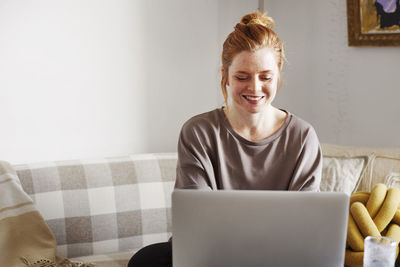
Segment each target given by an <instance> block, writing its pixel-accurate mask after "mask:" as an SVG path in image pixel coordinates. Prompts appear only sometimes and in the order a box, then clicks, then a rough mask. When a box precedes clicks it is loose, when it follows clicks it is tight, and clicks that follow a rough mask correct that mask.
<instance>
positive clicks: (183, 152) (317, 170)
mask: <svg viewBox="0 0 400 267" xmlns="http://www.w3.org/2000/svg"><path fill="white" fill-rule="evenodd" d="M285 112H287V111H285ZM287 114H288V116H287V118H286V121H285V122H284V124H283V125H282V127H281V128H280V129H279V130H278V131H277V132H275V133H274V134H273V135H272V136H270V137H268V138H267V139H264V140H262V141H257V142H252V141H249V140H247V139H245V138H243V137H242V136H240V135H239V134H238V133H236V132H235V131H234V130H233V128H232V127H231V125H230V123H229V121H228V120H227V118H226V116H225V114H224V112H223V110H222V108H219V109H215V110H213V111H210V112H207V113H203V114H200V115H197V116H195V117H193V118H191V119H189V120H188V121H187V122H186V123H185V124H184V125H183V127H182V130H181V133H180V137H179V142H178V164H177V173H176V183H175V188H178V189H212V190H218V189H241V190H305V191H306V190H307V191H319V184H320V181H321V170H322V154H321V149H320V145H319V141H318V137H317V135H316V133H315V131H314V129H313V128H312V126H311V125H310V124H308V123H307V122H305V121H303V120H302V119H300V118H298V117H296V116H294V115H293V114H291V113H289V112H287Z"/></svg>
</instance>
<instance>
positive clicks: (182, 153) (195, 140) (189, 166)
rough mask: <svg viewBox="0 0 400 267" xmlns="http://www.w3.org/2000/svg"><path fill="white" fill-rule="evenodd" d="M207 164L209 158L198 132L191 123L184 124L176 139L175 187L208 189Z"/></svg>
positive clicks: (208, 163)
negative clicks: (177, 139)
mask: <svg viewBox="0 0 400 267" xmlns="http://www.w3.org/2000/svg"><path fill="white" fill-rule="evenodd" d="M208 165H210V160H209V158H208V155H207V151H206V149H205V144H204V142H203V141H201V137H200V134H199V133H198V132H196V129H195V128H194V127H193V125H191V124H185V125H184V126H183V127H182V130H181V133H180V136H179V141H178V163H177V168H176V182H175V188H176V189H205V190H210V189H211V184H210V179H209V174H208V172H207V169H208V168H207V166H208Z"/></svg>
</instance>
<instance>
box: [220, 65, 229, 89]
mask: <svg viewBox="0 0 400 267" xmlns="http://www.w3.org/2000/svg"><path fill="white" fill-rule="evenodd" d="M221 74H222V77H225V80H226V85H227V86H229V77H228V71H226V70H225V68H224V67H222V68H221Z"/></svg>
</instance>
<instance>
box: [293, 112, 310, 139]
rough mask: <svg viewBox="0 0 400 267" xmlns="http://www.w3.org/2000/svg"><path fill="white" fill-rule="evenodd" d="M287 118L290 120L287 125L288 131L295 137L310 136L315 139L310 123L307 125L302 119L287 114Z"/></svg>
mask: <svg viewBox="0 0 400 267" xmlns="http://www.w3.org/2000/svg"><path fill="white" fill-rule="evenodd" d="M287 113H288V116H289V118H290V123H289V125H288V130H289V131H290V132H291V133H293V134H295V135H300V136H303V137H306V136H312V137H316V136H317V134H316V132H315V129H314V127H313V126H312V125H311V123H309V122H308V121H306V120H304V119H303V118H301V117H299V116H297V115H295V114H293V113H290V112H287Z"/></svg>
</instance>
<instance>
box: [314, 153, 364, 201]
mask: <svg viewBox="0 0 400 267" xmlns="http://www.w3.org/2000/svg"><path fill="white" fill-rule="evenodd" d="M367 164H368V157H350V158H346V157H328V156H325V157H324V160H323V166H322V179H321V186H320V190H321V191H327V192H344V193H346V194H348V195H350V194H351V193H353V192H354V190H355V189H356V187H357V185H358V183H359V181H360V178H361V174H362V173H363V172H364V171H365V168H366V166H367Z"/></svg>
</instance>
